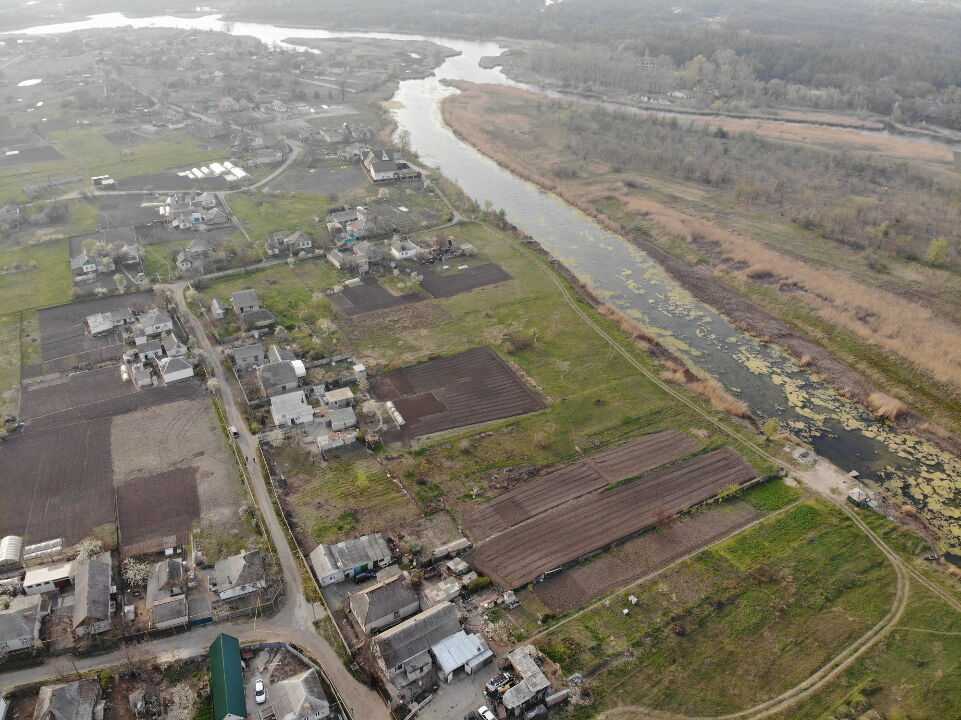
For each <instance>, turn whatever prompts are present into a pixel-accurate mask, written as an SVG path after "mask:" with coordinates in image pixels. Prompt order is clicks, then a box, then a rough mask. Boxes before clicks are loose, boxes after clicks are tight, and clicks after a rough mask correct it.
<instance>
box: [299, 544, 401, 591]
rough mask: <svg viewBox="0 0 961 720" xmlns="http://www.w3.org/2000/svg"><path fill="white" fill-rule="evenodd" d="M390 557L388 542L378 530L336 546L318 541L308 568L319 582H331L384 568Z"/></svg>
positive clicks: (390, 559) (389, 561)
mask: <svg viewBox="0 0 961 720" xmlns="http://www.w3.org/2000/svg"><path fill="white" fill-rule="evenodd" d="M392 560H393V556H392V554H391V552H390V548H389V547H388V546H387V541H386V540H384V537H383V535H381V534H380V533H375V534H372V535H363V536H361V537H359V538H353V539H351V540H344V541H343V542H339V543H337V544H336V545H323V544H321V545H318V546H317V547H316V548H314V550H313V552H311V553H310V564H311V567H313V569H314V572H315V573H317V580H318V582H320V584H321V585H333V584H335V583H340V582H343V581H344V580H347V579H348V578H352V577H354V576H355V575H358V574H360V573H365V572H369V571H371V570H376V569H378V568H382V567H387V566H388V565H390V563H391V562H392Z"/></svg>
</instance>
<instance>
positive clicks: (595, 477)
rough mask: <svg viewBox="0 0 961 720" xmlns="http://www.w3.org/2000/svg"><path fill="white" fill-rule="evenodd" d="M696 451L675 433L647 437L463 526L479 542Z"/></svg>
mask: <svg viewBox="0 0 961 720" xmlns="http://www.w3.org/2000/svg"><path fill="white" fill-rule="evenodd" d="M697 446H698V443H697V441H695V439H694V438H693V437H691V436H690V435H686V434H684V433H680V432H676V431H672V430H665V431H663V432H659V433H654V434H652V435H645V436H643V437H640V438H638V439H637V440H632V441H631V442H628V443H626V444H625V445H619V446H617V447H614V448H610V449H607V450H602V451H601V452H598V453H594V454H593V455H589V456H587V457H585V458H584V459H583V460H581V461H579V462H576V463H573V464H571V465H566V466H564V467H560V468H556V469H551V470H549V471H548V472H545V473H544V474H543V475H540V476H539V477H537V478H534V479H531V480H527V481H526V482H524V483H522V484H521V485H520V486H519V487H517V488H516V489H514V490H510V491H508V492H505V493H503V494H501V495H498V496H497V497H496V498H494V499H493V500H491V501H490V502H489V503H487V504H485V505H483V506H481V507H480V508H478V509H477V510H475V511H474V512H471V513H469V514H468V515H467V516H466V517H465V518H464V526H465V528H466V529H467V531H468V533H469V534H470V536H471V538H472V539H473V540H474V542H475V543H476V542H478V541H480V540H483V539H485V538H488V537H490V536H491V535H495V534H497V533H500V532H503V531H504V530H507V529H508V528H511V527H513V526H514V525H519V524H520V523H522V522H524V521H525V520H529V519H530V518H532V517H534V516H536V515H539V514H540V513H543V512H546V511H548V510H550V509H552V508H555V507H557V506H559V505H563V504H564V503H566V502H569V501H571V500H574V499H576V498H579V497H581V496H583V495H587V494H589V493H592V492H594V491H596V490H602V489H603V488H605V487H607V486H609V485H613V484H615V483H619V482H622V481H624V480H627V479H629V478H631V477H636V476H638V475H640V474H641V473H644V472H646V471H648V470H653V469H654V468H656V467H659V466H661V465H664V464H665V463H669V462H671V461H673V460H678V459H679V458H682V457H684V456H685V455H689V454H691V453H692V452H694V451H695V450H696V449H697Z"/></svg>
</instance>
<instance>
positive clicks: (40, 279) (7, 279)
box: [0, 240, 73, 313]
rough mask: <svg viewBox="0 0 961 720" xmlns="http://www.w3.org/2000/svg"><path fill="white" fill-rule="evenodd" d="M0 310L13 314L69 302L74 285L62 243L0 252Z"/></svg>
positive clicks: (59, 241) (63, 241)
mask: <svg viewBox="0 0 961 720" xmlns="http://www.w3.org/2000/svg"><path fill="white" fill-rule="evenodd" d="M0 268H6V269H7V271H6V272H4V273H3V274H2V275H0V308H2V309H3V312H5V313H6V312H16V311H18V310H26V309H29V308H36V307H44V306H46V305H54V304H56V303H63V302H69V300H70V295H71V292H72V287H73V283H72V280H71V278H70V258H69V252H68V249H67V243H66V241H65V240H54V241H52V242H47V243H43V244H40V245H31V246H28V247H20V248H12V249H9V250H0Z"/></svg>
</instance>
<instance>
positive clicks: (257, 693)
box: [254, 680, 267, 705]
mask: <svg viewBox="0 0 961 720" xmlns="http://www.w3.org/2000/svg"><path fill="white" fill-rule="evenodd" d="M254 702H256V703H257V704H258V705H263V704H264V703H265V702H267V688H265V687H264V681H263V680H257V681H256V682H255V683H254Z"/></svg>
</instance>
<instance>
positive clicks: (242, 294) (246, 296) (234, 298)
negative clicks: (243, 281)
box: [230, 290, 261, 315]
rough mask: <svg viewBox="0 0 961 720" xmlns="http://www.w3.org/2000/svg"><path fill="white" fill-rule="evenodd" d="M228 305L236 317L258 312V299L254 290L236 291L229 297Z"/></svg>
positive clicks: (259, 306)
mask: <svg viewBox="0 0 961 720" xmlns="http://www.w3.org/2000/svg"><path fill="white" fill-rule="evenodd" d="M230 305H231V307H233V309H234V312H235V313H237V315H243V314H244V313H248V312H252V311H254V310H260V308H261V305H260V298H259V297H258V296H257V291H256V290H238V291H237V292H235V293H234V294H233V295H231V296H230Z"/></svg>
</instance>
